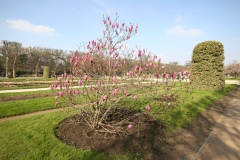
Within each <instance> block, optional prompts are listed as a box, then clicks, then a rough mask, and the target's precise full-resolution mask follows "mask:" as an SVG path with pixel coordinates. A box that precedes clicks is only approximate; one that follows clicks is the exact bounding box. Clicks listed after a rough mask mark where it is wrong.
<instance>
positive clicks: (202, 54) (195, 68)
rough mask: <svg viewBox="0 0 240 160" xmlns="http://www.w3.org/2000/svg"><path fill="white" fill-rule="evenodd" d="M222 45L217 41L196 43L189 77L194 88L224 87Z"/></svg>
mask: <svg viewBox="0 0 240 160" xmlns="http://www.w3.org/2000/svg"><path fill="white" fill-rule="evenodd" d="M223 61H224V47H223V44H222V43H220V42H218V41H205V42H201V43H199V44H198V45H196V46H195V47H194V49H193V54H192V67H191V68H192V69H191V79H193V80H194V83H193V86H194V88H196V89H207V90H215V91H221V90H223V89H224V86H225V80H224V64H223Z"/></svg>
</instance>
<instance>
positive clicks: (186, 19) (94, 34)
mask: <svg viewBox="0 0 240 160" xmlns="http://www.w3.org/2000/svg"><path fill="white" fill-rule="evenodd" d="M107 12H108V13H109V14H110V17H111V18H114V17H115V13H116V12H118V15H119V20H118V22H120V23H122V22H125V23H126V24H129V23H134V24H136V23H138V26H139V29H138V33H137V34H136V35H135V36H134V37H132V38H131V39H130V40H129V41H128V42H127V44H128V45H129V46H131V47H133V48H134V47H135V46H136V45H140V46H141V48H147V49H148V50H149V51H151V52H152V53H154V54H156V55H157V56H159V57H161V59H162V62H163V63H169V62H179V63H180V64H185V62H186V61H188V60H191V56H192V50H193V48H194V46H196V45H197V44H198V43H200V42H203V41H207V40H216V41H219V42H221V43H223V45H224V49H225V53H224V54H225V64H229V63H231V62H233V60H237V61H238V62H240V0H201V1H199V0H41V1H40V0H38V1H37V0H0V40H8V41H16V42H20V43H22V45H23V46H36V47H37V46H40V47H49V48H53V49H63V50H76V49H78V46H79V44H80V43H81V42H87V41H89V40H96V39H97V38H100V37H102V33H103V32H102V31H103V30H104V25H103V23H102V20H103V18H102V15H103V14H104V13H107Z"/></svg>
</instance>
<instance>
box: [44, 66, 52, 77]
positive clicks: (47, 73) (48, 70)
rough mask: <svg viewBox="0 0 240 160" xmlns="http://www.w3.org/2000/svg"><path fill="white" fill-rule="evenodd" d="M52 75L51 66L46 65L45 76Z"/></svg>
mask: <svg viewBox="0 0 240 160" xmlns="http://www.w3.org/2000/svg"><path fill="white" fill-rule="evenodd" d="M50 76H51V71H50V67H49V66H45V67H44V71H43V78H50Z"/></svg>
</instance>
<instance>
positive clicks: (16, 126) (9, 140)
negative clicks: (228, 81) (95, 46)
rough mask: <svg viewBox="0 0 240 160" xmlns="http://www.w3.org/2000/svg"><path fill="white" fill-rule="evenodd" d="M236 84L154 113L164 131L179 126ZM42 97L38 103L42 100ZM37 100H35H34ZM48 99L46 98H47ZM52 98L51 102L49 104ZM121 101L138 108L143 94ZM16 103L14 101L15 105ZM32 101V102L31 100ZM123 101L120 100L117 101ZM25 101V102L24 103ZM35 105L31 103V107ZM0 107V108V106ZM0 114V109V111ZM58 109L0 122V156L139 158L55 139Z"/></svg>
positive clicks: (198, 92) (143, 102) (199, 93)
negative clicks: (135, 98)
mask: <svg viewBox="0 0 240 160" xmlns="http://www.w3.org/2000/svg"><path fill="white" fill-rule="evenodd" d="M235 86H236V85H226V87H225V91H223V92H214V91H202V90H195V91H194V99H193V100H191V101H187V102H185V103H184V104H183V105H182V106H181V107H180V108H173V109H172V110H170V112H168V113H167V114H160V115H154V116H156V117H157V118H159V119H161V120H162V121H163V122H164V123H165V125H166V127H167V131H168V132H172V131H175V130H176V129H179V128H181V127H183V126H185V125H186V124H188V123H189V122H191V120H192V119H193V118H194V117H196V116H197V115H199V114H200V113H201V112H202V111H203V110H205V109H206V108H208V107H209V106H211V105H212V104H213V103H214V101H216V100H217V99H220V98H222V97H223V96H224V95H226V94H227V93H228V92H229V91H230V90H231V89H233V88H234V87H235ZM44 101H46V100H43V101H42V102H41V103H44ZM36 102H38V103H39V101H36ZM49 102H50V100H49ZM53 102H54V100H53V101H52V103H53ZM137 102H138V103H136V101H128V100H126V101H125V105H126V106H128V107H134V108H136V109H137V108H139V109H142V108H144V106H145V105H146V104H148V103H150V102H149V101H148V100H146V99H144V97H142V98H140V97H139V101H137ZM17 103H18V102H16V104H17ZM31 103H32V102H31ZM121 103H122V104H124V102H121ZM26 104H27V102H26ZM35 105H37V104H33V105H32V106H35ZM0 108H1V107H0ZM0 113H1V111H0ZM66 116H67V115H66V114H63V112H62V111H58V112H55V113H48V114H44V115H37V116H32V117H26V118H21V119H17V120H11V121H5V122H2V123H0V148H1V149H0V159H4V160H5V159H6V160H7V159H17V160H21V159H22V160H23V159H24V160H32V159H54V160H55V159H61V160H62V159H73V160H74V159H86V160H88V159H91V160H92V159H98V160H101V159H141V158H142V157H138V155H111V156H107V155H105V154H103V153H94V152H91V151H89V150H77V149H75V148H74V147H71V146H68V145H66V144H64V143H63V142H61V141H60V140H58V139H57V138H56V137H55V134H54V128H55V127H56V126H57V125H58V123H59V122H61V121H62V120H63V119H64V118H66Z"/></svg>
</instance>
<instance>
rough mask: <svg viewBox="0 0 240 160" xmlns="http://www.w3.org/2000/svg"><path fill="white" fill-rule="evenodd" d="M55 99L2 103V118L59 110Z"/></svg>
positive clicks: (0, 106) (0, 105) (0, 116)
mask: <svg viewBox="0 0 240 160" xmlns="http://www.w3.org/2000/svg"><path fill="white" fill-rule="evenodd" d="M54 102H55V99H54V97H45V98H35V99H27V100H19V101H9V102H0V118H3V117H9V116H16V115H22V114H27V113H32V112H37V111H43V110H49V109H54V108H57V106H55V103H54Z"/></svg>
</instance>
